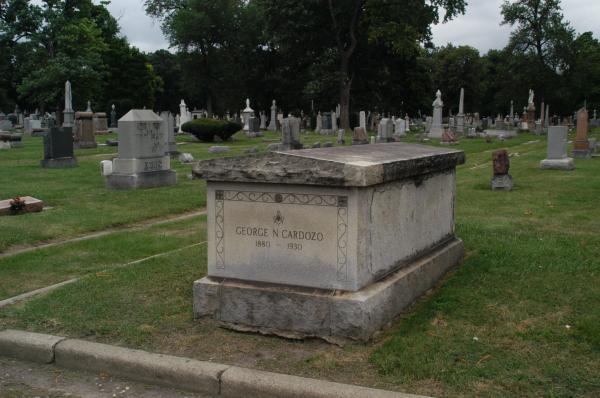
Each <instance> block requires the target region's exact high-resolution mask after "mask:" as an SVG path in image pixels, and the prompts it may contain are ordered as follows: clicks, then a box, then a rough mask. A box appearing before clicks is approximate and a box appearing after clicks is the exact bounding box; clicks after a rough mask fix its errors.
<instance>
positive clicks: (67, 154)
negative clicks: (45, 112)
mask: <svg viewBox="0 0 600 398" xmlns="http://www.w3.org/2000/svg"><path fill="white" fill-rule="evenodd" d="M41 164H42V167H46V168H57V169H58V168H67V167H75V166H77V160H76V159H75V156H74V155H73V129H72V128H71V127H62V128H58V127H53V128H51V129H50V131H49V132H48V133H46V134H45V135H44V160H42V162H41Z"/></svg>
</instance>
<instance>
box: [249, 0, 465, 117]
mask: <svg viewBox="0 0 600 398" xmlns="http://www.w3.org/2000/svg"><path fill="white" fill-rule="evenodd" d="M257 1H259V2H260V3H261V4H262V7H263V8H264V15H265V18H266V25H267V31H268V32H269V33H268V34H269V36H271V37H273V43H274V44H275V45H276V46H278V48H281V49H284V50H285V49H289V48H291V47H296V50H294V51H296V52H297V51H298V50H300V49H303V50H305V53H304V54H302V56H303V57H313V58H315V57H316V58H322V57H330V58H332V59H334V60H335V61H336V64H337V70H336V73H335V77H336V80H337V82H338V92H339V104H340V106H341V114H340V119H341V123H340V125H341V127H342V128H349V127H350V118H349V112H350V99H351V90H352V87H353V82H354V81H355V77H356V76H357V74H356V72H357V70H358V69H359V68H360V66H359V64H360V62H361V57H362V55H364V51H360V50H361V48H362V49H365V48H366V47H365V46H360V43H361V42H362V43H365V42H366V43H370V44H375V43H377V44H379V45H381V46H385V47H387V48H388V49H389V51H390V52H391V53H393V54H395V55H398V56H413V57H415V56H417V55H418V50H419V44H421V43H429V40H430V38H431V29H430V27H431V25H432V24H435V23H438V22H440V21H439V11H440V10H441V9H442V8H443V9H445V14H444V21H447V20H449V19H451V18H452V17H454V16H456V15H458V14H460V13H462V12H464V7H465V2H464V1H463V0H433V1H427V2H426V1H423V0H408V1H404V2H391V1H387V0H349V1H345V2H336V3H334V2H333V1H332V0H327V1H323V0H306V1H301V2H299V1H295V0H257ZM298 43H300V46H296V44H298ZM292 59H297V58H292ZM309 84H310V83H309Z"/></svg>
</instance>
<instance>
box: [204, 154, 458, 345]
mask: <svg viewBox="0 0 600 398" xmlns="http://www.w3.org/2000/svg"><path fill="white" fill-rule="evenodd" d="M462 162H464V154H463V152H461V151H452V150H448V149H441V148H433V147H424V146H420V145H408V144H396V143H392V144H378V145H372V146H354V147H338V148H326V149H315V150H300V151H283V152H276V153H270V154H267V155H264V156H246V157H243V158H230V159H216V160H213V161H204V162H201V163H200V167H196V168H195V171H194V172H195V174H196V176H200V177H203V178H206V179H208V180H209V181H208V183H207V212H208V215H207V219H208V224H209V228H208V277H207V278H205V279H204V280H202V281H201V282H199V283H197V284H196V289H195V292H194V297H195V309H196V310H195V311H196V314H197V315H198V316H203V315H210V316H213V317H215V318H216V319H217V320H219V321H220V322H223V323H224V324H226V326H228V327H232V328H235V329H238V330H247V331H260V332H263V333H277V334H279V335H284V336H286V335H287V336H289V337H304V336H319V337H323V338H326V339H336V338H350V339H352V338H353V339H358V340H367V339H368V338H369V337H370V336H371V335H372V334H373V333H374V332H375V331H376V330H378V329H379V328H380V327H381V326H382V325H384V324H385V323H386V322H388V321H389V320H391V319H392V318H393V317H394V316H396V315H397V314H398V312H399V311H401V310H402V309H403V308H405V307H406V306H407V305H409V303H410V302H411V301H412V300H414V298H415V297H417V296H418V295H420V294H421V293H422V292H423V291H425V290H426V289H428V288H429V287H431V286H432V285H433V284H434V283H435V281H436V280H437V279H438V278H439V277H440V275H441V273H443V272H444V271H445V270H446V269H447V268H448V267H450V266H452V265H455V264H457V262H458V258H459V257H460V256H461V255H462V243H460V245H459V249H458V250H456V251H455V250H454V249H452V250H450V249H449V248H450V247H453V248H456V247H457V246H455V244H454V243H457V241H456V238H455V236H454V201H455V191H456V188H455V185H456V184H455V179H456V172H455V167H456V165H457V164H459V163H462ZM446 249H448V250H446ZM440 250H441V252H442V254H441V260H440V262H435V261H433V262H431V261H427V264H433V265H431V268H429V265H428V266H425V267H424V266H422V265H418V264H420V263H419V259H422V258H425V257H427V256H430V255H433V254H435V253H437V252H438V251H440ZM452 253H454V254H456V256H455V255H453V254H452ZM424 269H425V270H428V271H422V270H424ZM401 271H406V272H407V274H402V276H398V275H400V274H399V273H400V272H401ZM413 271H414V272H413ZM440 272H441V273H440ZM390 275H396V276H398V278H397V279H393V278H392V279H390V278H391V277H390ZM384 281H388V282H389V283H388V284H387V285H385V283H384ZM382 283H383V284H384V285H385V286H387V287H385V288H379V287H381V286H384V285H381V284H382ZM378 286H379V287H378ZM334 292H336V293H335V294H334ZM342 292H345V293H342ZM347 295H350V296H347ZM353 295H356V296H353Z"/></svg>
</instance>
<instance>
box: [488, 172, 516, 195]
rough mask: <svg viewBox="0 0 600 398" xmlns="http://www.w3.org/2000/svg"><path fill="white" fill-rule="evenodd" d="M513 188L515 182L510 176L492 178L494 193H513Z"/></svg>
mask: <svg viewBox="0 0 600 398" xmlns="http://www.w3.org/2000/svg"><path fill="white" fill-rule="evenodd" d="M512 188H513V180H512V177H511V176H510V174H504V175H497V176H494V178H492V190H494V191H511V190H512Z"/></svg>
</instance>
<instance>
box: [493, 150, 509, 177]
mask: <svg viewBox="0 0 600 398" xmlns="http://www.w3.org/2000/svg"><path fill="white" fill-rule="evenodd" d="M492 162H493V164H494V175H503V174H508V170H509V169H510V161H509V159H508V152H507V151H506V149H499V150H497V151H494V152H493V153H492Z"/></svg>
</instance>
